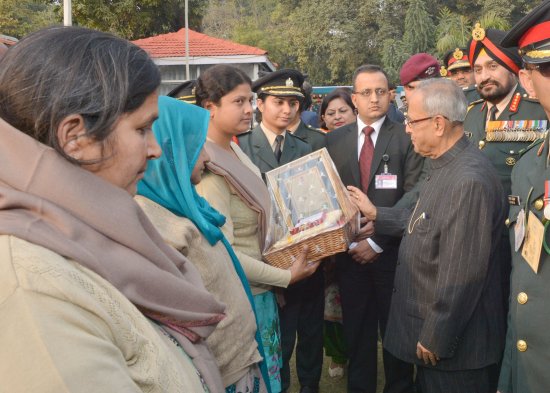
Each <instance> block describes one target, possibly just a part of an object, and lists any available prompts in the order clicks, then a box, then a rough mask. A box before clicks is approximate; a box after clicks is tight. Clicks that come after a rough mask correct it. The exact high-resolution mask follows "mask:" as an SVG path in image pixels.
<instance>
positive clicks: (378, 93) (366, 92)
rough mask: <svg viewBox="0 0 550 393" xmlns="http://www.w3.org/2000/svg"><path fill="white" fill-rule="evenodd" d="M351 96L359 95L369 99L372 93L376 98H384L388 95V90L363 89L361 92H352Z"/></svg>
mask: <svg viewBox="0 0 550 393" xmlns="http://www.w3.org/2000/svg"><path fill="white" fill-rule="evenodd" d="M352 93H353V94H359V95H361V96H363V97H367V98H368V97H370V96H371V95H372V93H374V94H376V96H377V97H384V96H385V95H386V94H388V90H387V89H374V90H370V89H365V90H361V91H354V92H352Z"/></svg>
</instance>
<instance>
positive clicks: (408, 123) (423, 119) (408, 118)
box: [404, 115, 449, 128]
mask: <svg viewBox="0 0 550 393" xmlns="http://www.w3.org/2000/svg"><path fill="white" fill-rule="evenodd" d="M437 116H441V117H442V118H444V119H446V120H449V118H448V117H447V116H443V115H435V116H428V117H423V118H422V119H416V120H412V119H411V118H410V117H408V116H405V121H404V123H405V125H406V126H409V127H411V128H412V126H413V125H415V124H416V123H420V122H421V121H426V120H430V119H433V118H434V117H437Z"/></svg>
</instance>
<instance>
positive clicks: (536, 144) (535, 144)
mask: <svg viewBox="0 0 550 393" xmlns="http://www.w3.org/2000/svg"><path fill="white" fill-rule="evenodd" d="M545 135H546V134H545ZM545 139H546V137H545V138H539V139H537V140H536V141H534V142H533V143H531V144H530V145H529V146H527V147H525V148H523V149H521V150H520V151H519V152H518V153H519V155H520V157H521V156H523V155H524V154H525V153H527V152H528V151H529V150H531V149H532V148H533V147H535V146H538V145H540V144H541V143H543V142H544V140H545Z"/></svg>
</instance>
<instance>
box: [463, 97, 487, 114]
mask: <svg viewBox="0 0 550 393" xmlns="http://www.w3.org/2000/svg"><path fill="white" fill-rule="evenodd" d="M484 102H485V100H484V99H483V98H481V99H479V100H475V101H472V102H470V104H468V110H467V112H469V111H470V109H472V108H473V107H474V106H476V105H477V104H483V103H484Z"/></svg>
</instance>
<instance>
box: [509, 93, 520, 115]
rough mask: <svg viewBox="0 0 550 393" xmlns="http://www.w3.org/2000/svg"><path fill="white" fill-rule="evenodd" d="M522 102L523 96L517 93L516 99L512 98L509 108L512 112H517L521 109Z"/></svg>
mask: <svg viewBox="0 0 550 393" xmlns="http://www.w3.org/2000/svg"><path fill="white" fill-rule="evenodd" d="M520 101H521V94H520V93H516V94H514V97H513V98H512V101H511V102H510V107H509V108H508V109H509V110H510V112H514V113H515V112H517V111H518V108H519V103H520Z"/></svg>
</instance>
